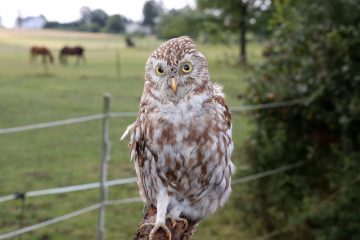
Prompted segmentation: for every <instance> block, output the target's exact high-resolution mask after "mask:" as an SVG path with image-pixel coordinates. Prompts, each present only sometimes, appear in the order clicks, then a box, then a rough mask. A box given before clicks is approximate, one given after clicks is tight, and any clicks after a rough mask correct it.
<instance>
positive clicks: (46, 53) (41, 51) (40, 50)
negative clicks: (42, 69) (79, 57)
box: [30, 46, 54, 64]
mask: <svg viewBox="0 0 360 240" xmlns="http://www.w3.org/2000/svg"><path fill="white" fill-rule="evenodd" d="M37 56H41V57H42V62H43V64H47V62H48V60H49V62H50V63H54V57H53V55H52V54H51V52H50V50H49V49H48V48H46V47H36V46H32V47H31V48H30V63H33V62H34V61H35V60H36V57H37Z"/></svg>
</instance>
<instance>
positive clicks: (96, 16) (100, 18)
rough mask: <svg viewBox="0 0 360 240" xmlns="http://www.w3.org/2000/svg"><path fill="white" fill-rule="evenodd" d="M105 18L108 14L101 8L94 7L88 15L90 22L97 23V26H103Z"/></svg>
mask: <svg viewBox="0 0 360 240" xmlns="http://www.w3.org/2000/svg"><path fill="white" fill-rule="evenodd" d="M107 18H108V15H107V14H106V12H105V11H104V10H102V9H95V10H94V11H92V12H91V15H90V19H91V22H92V23H95V24H97V25H99V27H104V26H105V24H106V20H107Z"/></svg>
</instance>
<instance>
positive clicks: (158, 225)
mask: <svg viewBox="0 0 360 240" xmlns="http://www.w3.org/2000/svg"><path fill="white" fill-rule="evenodd" d="M148 226H153V229H152V230H151V232H150V234H149V240H155V239H154V235H155V233H156V232H157V231H158V230H159V228H162V229H163V230H164V231H165V233H166V237H167V238H168V240H171V239H172V237H171V232H170V230H169V228H168V227H167V226H166V224H165V223H143V224H141V226H140V228H139V230H140V232H141V229H142V228H144V227H148Z"/></svg>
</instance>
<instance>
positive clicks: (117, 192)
mask: <svg viewBox="0 0 360 240" xmlns="http://www.w3.org/2000/svg"><path fill="white" fill-rule="evenodd" d="M135 43H136V47H135V48H126V47H125V41H124V37H123V36H121V35H110V34H91V33H78V32H62V31H17V30H0V128H8V127H14V126H21V125H27V124H33V123H42V122H47V121H55V120H62V119H67V118H75V117H80V116H84V115H90V114H97V113H101V111H102V97H103V94H104V93H105V92H108V93H110V94H111V95H112V110H113V111H116V112H123V111H131V112H134V111H137V110H138V103H139V99H140V96H141V94H142V90H143V77H144V67H145V62H146V59H147V57H148V56H149V54H150V53H151V52H152V51H153V50H154V49H155V48H156V47H157V46H158V45H159V44H160V43H161V41H159V40H156V39H153V38H136V39H135ZM65 44H67V45H78V44H81V45H83V46H84V48H85V49H86V50H85V56H86V62H85V63H84V64H80V65H79V66H75V59H69V64H68V65H67V66H61V65H60V64H59V61H58V51H59V49H60V48H61V47H63V46H64V45H65ZM31 45H44V46H47V47H49V48H50V49H51V50H52V53H53V54H54V57H55V64H54V65H51V66H49V73H48V74H44V73H43V66H42V65H41V64H40V61H38V62H37V63H34V64H29V48H30V46H31ZM198 47H199V48H200V50H201V51H202V52H204V53H205V55H206V56H207V58H208V61H209V69H210V74H211V77H212V80H213V81H215V82H219V83H220V84H222V85H223V86H224V91H225V93H226V95H227V102H228V104H229V105H230V106H239V105H242V104H243V103H242V101H241V99H239V98H238V96H239V95H242V94H244V91H245V87H246V81H245V78H246V77H247V76H248V74H249V73H248V70H247V69H246V68H241V67H234V66H232V65H231V62H232V61H235V59H236V56H237V55H236V54H237V52H238V49H237V46H222V45H216V46H213V45H212V46H208V45H200V44H198ZM260 52H261V47H260V45H259V44H258V43H253V42H251V43H250V44H249V59H252V60H253V61H259V60H260ZM117 53H118V54H119V58H120V66H121V68H120V73H121V74H120V78H118V77H117V74H116V67H115V65H116V63H115V58H116V54H117ZM225 59H227V61H229V62H230V64H225V63H224V60H225ZM229 59H230V60H229ZM133 121H134V118H131V117H127V118H112V119H111V123H110V133H111V136H110V139H111V160H110V163H109V179H110V180H111V179H117V178H125V177H132V176H135V171H134V169H133V163H132V162H130V161H129V151H128V148H127V141H126V142H119V137H120V136H121V134H122V132H123V130H124V129H125V128H126V126H127V125H128V124H130V123H132V122H133ZM233 125H234V128H233V135H234V141H235V151H234V157H233V159H234V163H235V164H236V165H237V166H238V168H239V169H238V171H237V176H241V175H246V170H245V171H244V170H241V169H242V168H241V167H240V166H242V165H244V164H246V159H244V157H243V142H244V140H245V139H246V137H247V134H248V133H249V131H251V120H250V118H248V117H247V116H245V115H240V114H234V115H233ZM0 153H1V154H0V196H2V195H7V194H11V193H13V192H15V191H30V190H38V189H46V188H53V187H61V186H68V185H76V184H83V183H90V182H97V181H98V180H99V178H100V176H99V174H100V159H101V121H92V122H86V123H81V124H75V125H68V126H60V127H53V128H48V129H39V130H31V131H27V132H22V133H12V134H6V135H0ZM244 187H246V185H237V186H234V191H233V194H232V196H231V200H230V201H229V202H228V203H227V204H226V206H225V207H224V208H223V209H221V210H220V211H218V212H217V213H216V214H215V215H213V216H211V217H209V218H208V219H207V220H205V221H204V222H202V223H201V224H200V226H199V228H198V232H197V234H196V239H249V236H247V235H246V234H247V233H246V232H243V231H241V230H240V227H239V223H240V222H241V221H242V218H241V216H240V214H239V209H240V208H242V207H243V205H244V204H245V203H246V202H247V199H246V196H243V195H242V194H241V192H242V191H241V189H242V188H244ZM98 195H99V194H98V190H97V189H96V190H89V191H82V192H76V193H69V194H60V195H52V196H44V197H36V198H30V199H27V200H26V211H25V215H24V220H23V226H28V225H31V224H35V223H37V222H40V221H44V220H46V219H50V218H53V217H56V216H59V215H63V214H66V213H69V212H72V211H75V210H77V209H80V208H83V207H86V206H89V205H92V204H94V203H96V202H97V201H98ZM137 196H138V190H137V186H136V184H129V185H122V186H118V187H110V188H109V199H122V198H127V197H137ZM142 208H143V204H142V203H132V204H127V205H118V206H109V207H107V211H106V228H107V239H130V238H131V237H132V236H133V234H134V232H135V229H136V227H137V225H138V223H139V222H140V219H141V218H142ZM19 214H20V202H19V201H11V202H6V203H1V205H0V233H5V232H8V231H12V230H15V229H17V228H18V227H19ZM96 223H97V211H93V212H91V213H87V214H84V215H81V216H79V217H76V218H73V219H71V220H68V221H65V222H62V223H58V224H55V225H51V226H49V227H46V228H42V229H40V230H37V231H34V232H32V233H28V234H25V235H23V236H22V239H23V240H26V239H51V240H57V239H64V236H66V237H67V238H69V239H95V236H96Z"/></svg>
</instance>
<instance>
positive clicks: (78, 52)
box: [59, 46, 85, 64]
mask: <svg viewBox="0 0 360 240" xmlns="http://www.w3.org/2000/svg"><path fill="white" fill-rule="evenodd" d="M84 52H85V50H84V48H83V47H81V46H76V47H67V46H65V47H63V48H62V49H61V50H60V54H59V61H60V63H61V64H67V58H68V56H76V57H77V59H76V64H79V61H80V59H82V60H83V62H85V56H84Z"/></svg>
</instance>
